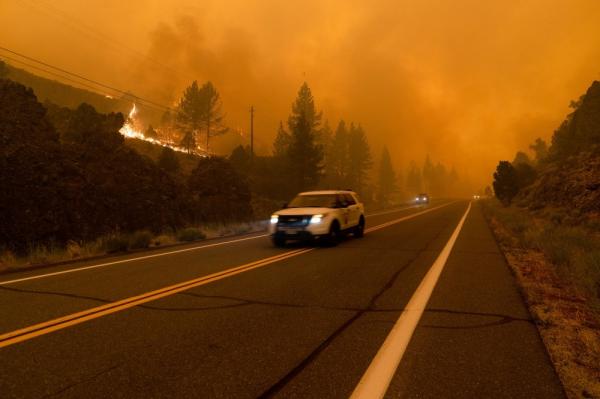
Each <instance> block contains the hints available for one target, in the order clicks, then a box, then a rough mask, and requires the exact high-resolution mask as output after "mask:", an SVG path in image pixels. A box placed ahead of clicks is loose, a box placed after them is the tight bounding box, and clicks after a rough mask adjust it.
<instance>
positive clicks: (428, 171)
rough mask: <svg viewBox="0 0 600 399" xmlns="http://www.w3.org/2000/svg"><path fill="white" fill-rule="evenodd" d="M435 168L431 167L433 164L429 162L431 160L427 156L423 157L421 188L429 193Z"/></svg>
mask: <svg viewBox="0 0 600 399" xmlns="http://www.w3.org/2000/svg"><path fill="white" fill-rule="evenodd" d="M434 169H435V167H434V166H433V162H431V158H429V155H427V156H426V157H425V162H424V163H423V174H422V176H423V182H422V188H423V189H424V190H426V191H431V188H432V183H433V180H434V173H435V171H434Z"/></svg>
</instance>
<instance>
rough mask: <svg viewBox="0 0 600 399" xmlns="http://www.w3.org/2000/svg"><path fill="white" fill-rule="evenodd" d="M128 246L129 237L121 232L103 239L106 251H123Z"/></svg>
mask: <svg viewBox="0 0 600 399" xmlns="http://www.w3.org/2000/svg"><path fill="white" fill-rule="evenodd" d="M127 248H129V237H128V236H126V235H123V234H117V235H113V236H111V237H108V238H107V239H106V241H104V250H105V251H106V253H109V254H112V253H115V252H125V251H127Z"/></svg>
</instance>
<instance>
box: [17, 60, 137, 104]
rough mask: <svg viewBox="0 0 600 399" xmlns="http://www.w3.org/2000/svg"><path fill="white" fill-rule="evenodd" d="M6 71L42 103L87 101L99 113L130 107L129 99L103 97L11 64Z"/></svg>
mask: <svg viewBox="0 0 600 399" xmlns="http://www.w3.org/2000/svg"><path fill="white" fill-rule="evenodd" d="M7 71H8V74H7V76H6V77H7V78H9V79H11V80H14V81H15V82H19V83H21V84H23V85H24V86H26V87H31V88H32V89H33V91H34V92H35V94H36V96H37V98H38V100H39V101H40V102H42V103H45V102H47V101H49V102H51V103H54V104H57V105H60V106H63V107H67V108H71V109H74V108H77V107H78V106H79V104H81V103H87V104H90V105H91V106H93V107H94V108H95V109H96V110H97V111H98V112H101V113H109V112H123V113H124V114H127V112H129V109H130V108H131V102H130V101H125V100H119V99H114V98H109V97H105V96H102V95H100V94H98V93H95V92H92V91H89V90H85V89H80V88H77V87H73V86H70V85H67V84H64V83H61V82H58V81H56V80H52V79H47V78H44V77H41V76H38V75H34V74H32V73H30V72H28V71H25V70H23V69H19V68H15V67H13V66H11V65H7Z"/></svg>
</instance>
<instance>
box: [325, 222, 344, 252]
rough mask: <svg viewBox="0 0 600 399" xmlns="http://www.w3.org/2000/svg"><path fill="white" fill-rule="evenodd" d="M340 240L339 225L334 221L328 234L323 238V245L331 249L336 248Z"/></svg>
mask: <svg viewBox="0 0 600 399" xmlns="http://www.w3.org/2000/svg"><path fill="white" fill-rule="evenodd" d="M340 238H341V231H340V224H339V223H338V221H337V220H334V221H333V222H332V223H331V227H330V228H329V233H328V234H327V235H326V236H325V244H326V245H328V246H331V247H333V246H336V245H337V244H338V243H339V242H340Z"/></svg>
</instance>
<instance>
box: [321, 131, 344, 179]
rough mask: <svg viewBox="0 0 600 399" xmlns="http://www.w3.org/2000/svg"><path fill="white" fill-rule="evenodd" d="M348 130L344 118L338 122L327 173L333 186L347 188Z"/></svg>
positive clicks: (329, 153)
mask: <svg viewBox="0 0 600 399" xmlns="http://www.w3.org/2000/svg"><path fill="white" fill-rule="evenodd" d="M348 142H349V137H348V130H347V129H346V123H345V122H344V121H343V120H342V121H340V122H339V123H338V126H337V128H336V129H335V134H334V135H333V138H332V142H331V146H330V147H329V152H328V155H327V163H326V165H325V167H326V174H327V176H328V179H329V183H330V184H331V185H332V187H336V188H345V187H346V186H347V184H348V183H347V181H348V170H349V164H348Z"/></svg>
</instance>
